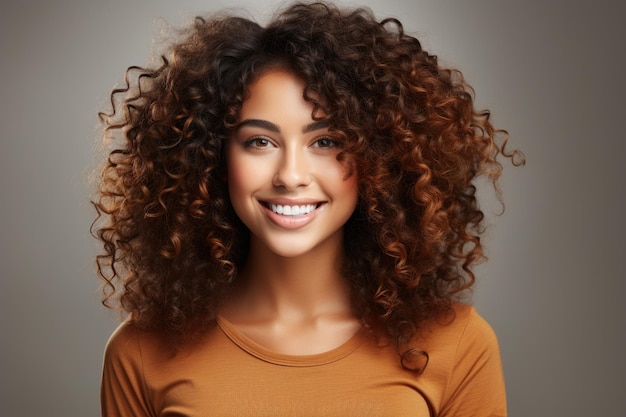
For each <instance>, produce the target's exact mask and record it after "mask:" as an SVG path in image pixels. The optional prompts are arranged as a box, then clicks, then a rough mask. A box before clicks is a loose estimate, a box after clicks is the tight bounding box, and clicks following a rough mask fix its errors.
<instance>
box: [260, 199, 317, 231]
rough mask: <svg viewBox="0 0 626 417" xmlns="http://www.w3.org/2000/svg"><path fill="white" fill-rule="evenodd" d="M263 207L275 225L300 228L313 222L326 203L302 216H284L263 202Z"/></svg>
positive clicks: (285, 227)
mask: <svg viewBox="0 0 626 417" xmlns="http://www.w3.org/2000/svg"><path fill="white" fill-rule="evenodd" d="M261 207H263V210H264V211H265V214H266V215H267V217H268V218H269V219H270V220H271V221H272V223H274V224H275V225H277V226H279V227H282V228H283V229H299V228H301V227H304V226H306V225H307V224H309V223H311V222H312V221H313V220H314V219H315V217H316V216H317V213H318V212H319V210H320V209H321V208H322V207H324V205H321V206H319V207H317V208H316V209H315V210H313V211H312V212H310V213H307V214H303V215H300V216H283V215H281V214H278V213H274V212H273V211H272V210H271V209H270V208H268V207H266V206H265V205H263V204H261Z"/></svg>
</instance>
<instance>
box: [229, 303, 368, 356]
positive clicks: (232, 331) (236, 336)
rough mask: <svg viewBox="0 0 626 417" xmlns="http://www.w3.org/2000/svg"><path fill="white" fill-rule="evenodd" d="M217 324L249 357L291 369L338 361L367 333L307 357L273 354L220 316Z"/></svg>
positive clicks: (349, 352) (360, 332)
mask: <svg viewBox="0 0 626 417" xmlns="http://www.w3.org/2000/svg"><path fill="white" fill-rule="evenodd" d="M217 324H218V326H219V328H220V329H221V330H222V332H223V333H224V334H225V335H226V336H227V337H228V338H229V339H230V340H231V341H232V342H233V343H234V344H235V345H237V346H238V347H239V348H241V349H242V350H244V351H245V352H247V353H249V354H250V355H252V356H254V357H256V358H258V359H260V360H262V361H265V362H268V363H272V364H275V365H282V366H293V367H307V366H308V367H311V366H321V365H327V364H330V363H333V362H336V361H339V360H341V359H343V358H345V357H346V356H348V355H350V354H351V353H352V352H354V351H355V350H356V349H357V348H358V347H359V346H360V345H361V344H362V343H363V342H364V341H365V337H364V336H365V334H366V332H367V330H366V329H364V328H363V327H362V328H360V329H359V330H358V331H357V332H356V333H355V334H354V335H352V337H351V338H350V339H348V340H347V341H346V342H345V343H343V344H342V345H340V346H337V347H336V348H334V349H331V350H328V351H326V352H321V353H315V354H309V355H289V354H285V353H279V352H274V351H272V350H269V349H267V348H265V347H264V346H262V345H260V344H258V343H256V342H255V341H254V340H252V339H250V338H249V337H248V336H246V335H245V334H244V333H243V332H242V331H240V330H239V329H237V328H236V327H235V325H234V324H232V323H231V322H229V321H228V320H226V319H225V318H224V317H222V316H219V315H218V316H217Z"/></svg>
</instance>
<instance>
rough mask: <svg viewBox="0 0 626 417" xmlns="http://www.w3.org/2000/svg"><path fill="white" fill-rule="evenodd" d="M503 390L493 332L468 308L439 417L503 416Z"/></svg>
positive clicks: (498, 356)
mask: <svg viewBox="0 0 626 417" xmlns="http://www.w3.org/2000/svg"><path fill="white" fill-rule="evenodd" d="M506 415H507V407H506V391H505V385H504V376H503V372H502V361H501V358H500V348H499V346H498V340H497V338H496V335H495V332H494V331H493V329H492V328H491V326H490V325H489V324H488V323H487V322H486V321H485V319H483V318H482V317H481V316H480V315H479V314H478V313H477V312H476V310H475V309H474V308H473V307H471V308H470V311H469V317H468V319H467V324H466V326H465V328H464V330H463V333H462V335H461V338H460V339H459V344H458V346H457V351H456V353H455V356H454V365H453V367H452V369H451V373H450V378H449V380H448V384H447V386H446V389H445V393H444V401H443V404H442V408H441V412H440V414H439V417H459V416H463V417H487V416H489V417H492V416H494V417H504V416H506Z"/></svg>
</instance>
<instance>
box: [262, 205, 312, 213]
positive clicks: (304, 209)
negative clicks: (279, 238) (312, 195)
mask: <svg viewBox="0 0 626 417" xmlns="http://www.w3.org/2000/svg"><path fill="white" fill-rule="evenodd" d="M315 207H316V205H315V204H307V205H303V206H283V205H281V204H270V209H272V211H273V212H274V213H276V214H281V215H283V216H303V215H305V214H309V213H310V212H312V211H313V210H315Z"/></svg>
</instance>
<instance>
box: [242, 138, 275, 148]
mask: <svg viewBox="0 0 626 417" xmlns="http://www.w3.org/2000/svg"><path fill="white" fill-rule="evenodd" d="M270 146H272V142H270V140H269V139H267V138H252V139H248V140H247V141H245V142H244V147H246V148H269V147H270Z"/></svg>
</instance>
